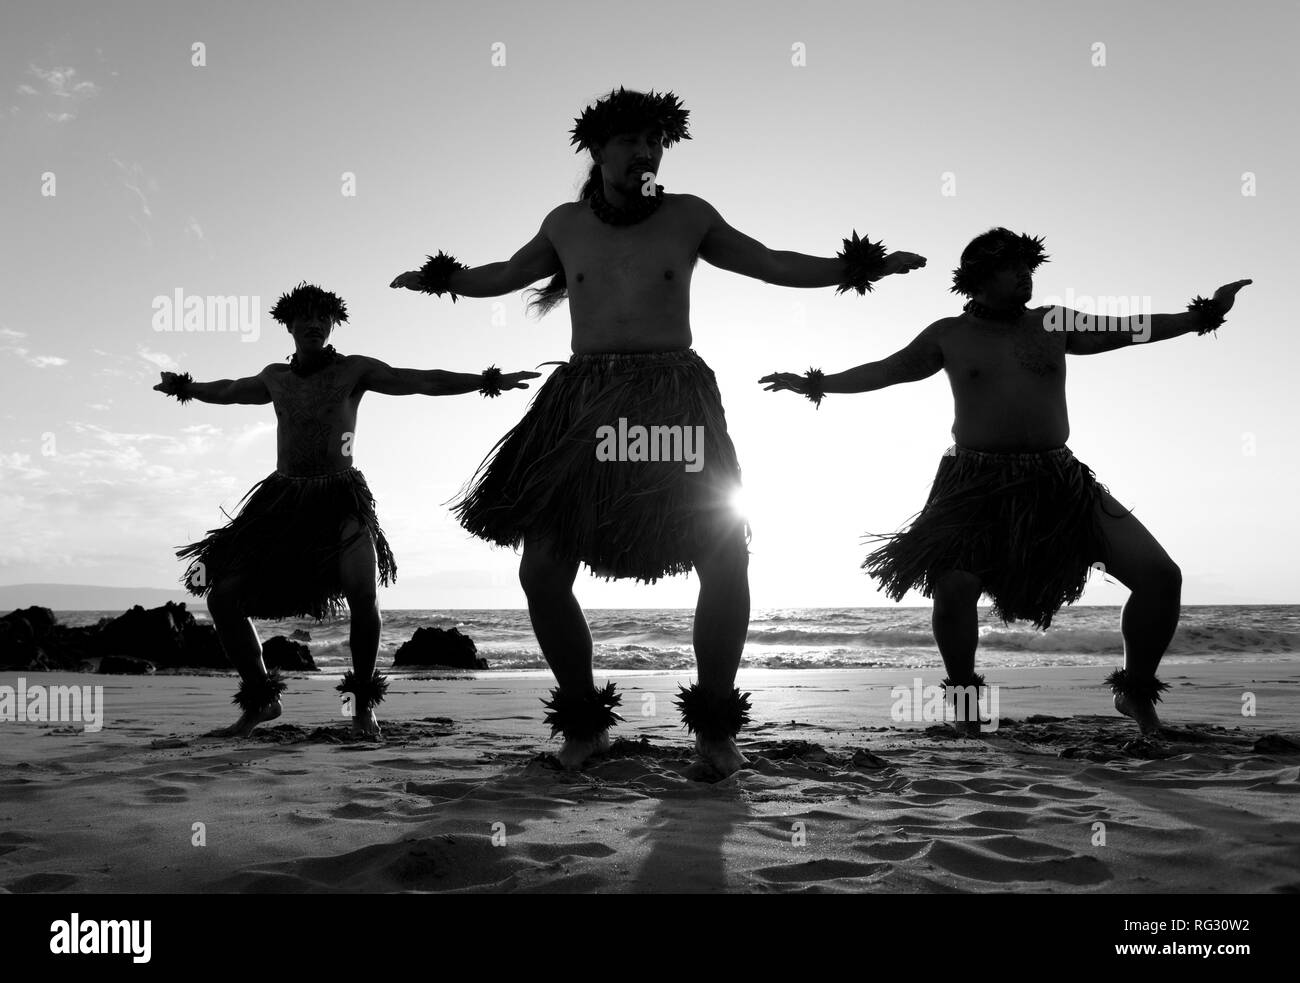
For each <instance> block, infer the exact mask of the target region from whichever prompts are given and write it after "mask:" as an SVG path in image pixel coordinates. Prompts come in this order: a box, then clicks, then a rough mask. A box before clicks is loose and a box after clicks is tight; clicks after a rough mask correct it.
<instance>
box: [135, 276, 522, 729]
mask: <svg viewBox="0 0 1300 983" xmlns="http://www.w3.org/2000/svg"><path fill="white" fill-rule="evenodd" d="M271 316H272V317H273V318H275V319H276V320H277V321H279V322H280V323H281V324H283V325H284V326H285V327H286V328H287V329H288V330H289V332H290V333H291V334H292V335H293V340H294V348H295V351H294V354H293V357H292V358H291V359H290V361H289V364H288V365H281V364H274V365H268V366H267V367H266V368H264V369H263V370H262V371H261V372H259V373H258V374H257V375H255V376H249V377H247V378H244V379H235V380H233V381H231V380H228V379H223V380H221V381H220V382H195V381H194V380H193V379H192V378H191V377H190V374H189V373H188V372H187V373H185V374H184V375H177V374H176V373H174V372H164V373H163V374H162V382H160V383H159V384H158V385H156V386H154V389H157V390H158V391H159V392H162V393H165V394H167V395H168V396H175V397H177V398H178V399H179V400H180V401H181V402H182V403H185V402H188V401H189V400H191V399H197V400H200V401H202V402H205V403H244V404H255V405H260V404H263V403H273V404H274V405H275V415H276V418H277V421H278V422H277V428H276V470H275V471H273V472H272V473H271V474H270V475H268V476H267V477H266V478H264V479H262V480H261V481H259V482H258V483H257V484H256V485H254V486H253V487H252V488H251V489H249V491H248V493H247V494H246V495H245V496H244V498H243V500H242V502H241V508H240V509H239V513H238V514H237V515H236V516H235V517H234V518H232V519H231V520H230V521H229V522H228V523H227V524H226V525H225V526H223V527H222V528H220V529H214V530H211V531H210V532H209V533H208V535H207V537H206V538H205V539H203V540H201V541H199V542H197V543H193V544H191V545H190V546H187V547H185V548H184V549H182V550H179V551H178V552H177V555H178V556H180V557H183V558H189V559H190V561H191V562H190V565H189V568H188V569H187V570H186V572H185V576H184V583H185V586H186V587H187V589H188V590H189V592H190V593H191V594H194V595H196V596H199V597H203V596H206V597H207V599H208V610H209V611H210V612H211V613H212V622H213V624H214V625H215V626H216V629H217V633H218V635H219V636H220V638H221V644H222V647H223V648H224V649H225V651H226V655H227V657H228V658H229V659H230V661H231V662H232V663H233V664H234V666H235V668H236V670H238V672H239V676H240V684H239V690H238V692H237V693H236V694H235V699H234V702H235V703H236V704H237V705H238V706H239V709H240V711H241V712H240V717H239V720H238V721H237V722H236V723H235V724H234V725H232V726H231V727H228V728H225V729H224V730H221V731H218V732H216V733H217V736H222V737H236V736H237V737H244V736H247V735H248V734H249V733H251V732H252V730H253V728H255V727H256V726H257V725H258V724H260V723H263V722H265V721H267V720H274V719H275V718H276V717H278V716H280V712H281V703H280V694H281V693H282V692H283V691H284V688H285V684H284V682H283V681H282V680H281V679H280V676H279V673H278V672H273V673H268V672H267V671H266V665H265V663H264V662H263V661H262V646H261V643H260V642H259V641H258V638H257V631H256V629H255V628H254V627H253V623H252V621H251V620H249V619H251V618H270V619H281V618H298V617H312V618H317V619H320V618H325V617H327V616H336V615H338V614H341V613H342V610H343V601H344V600H345V599H346V601H347V605H348V609H349V610H350V612H351V626H350V645H351V651H352V671H351V672H348V673H347V674H346V675H345V676H344V678H343V682H342V683H340V684H339V687H338V688H339V690H340V692H345V693H351V694H352V696H353V700H354V708H353V709H354V711H355V712H354V715H353V719H352V729H353V732H354V733H356V734H358V735H361V736H367V737H375V738H377V737H379V736H380V732H379V723H378V720H377V719H376V717H375V713H374V707H375V705H376V704H377V703H379V702H380V701H381V700H383V698H384V693H385V691H386V690H387V687H388V683H387V680H386V678H385V677H384V676H381V675H380V674H379V672H378V670H377V669H376V668H375V661H376V659H377V657H378V654H379V631H380V626H381V619H380V614H379V605H378V602H377V600H376V596H375V594H376V586H375V581H376V572H377V573H378V579H379V580H380V581H381V582H382V583H383V584H384V585H385V586H387V585H388V584H389V583H390V582H393V581H395V580H396V577H397V564H396V562H395V561H394V559H393V553H392V551H391V550H390V549H389V548H388V542H387V540H385V539H384V533H383V530H382V529H381V528H380V526H379V518H378V516H377V515H376V514H375V500H374V497H373V496H372V495H371V493H370V488H369V487H368V486H367V485H366V479H365V478H364V477H363V476H362V474H361V472H360V471H358V470H357V469H356V468H355V467H353V465H352V444H353V436H354V434H355V433H356V425H357V407H358V406H359V405H360V403H361V397H362V396H363V395H365V394H366V393H367V392H377V393H384V394H385V395H389V396H411V395H424V396H449V395H455V394H458V393H468V392H474V391H478V392H480V393H482V394H483V395H484V396H496V395H498V394H500V393H501V392H503V391H505V390H507V389H527V388H528V386H527V384H526V383H524V382H523V381H522V380H524V379H533V378H536V377H537V375H538V373H536V372H516V373H510V374H503V373H502V372H501V371H500V370H499V369H497V368H495V367H493V368H490V369H488V370H487V371H486V372H483V373H482V374H476V375H469V374H465V373H460V372H445V371H443V370H441V369H428V370H424V369H398V368H393V367H392V366H390V365H386V364H385V363H383V362H381V361H379V359H376V358H369V357H367V356H365V355H341V354H339V353H338V352H336V351H335V350H334V347H333V346H332V345H328V344H326V341H327V339H328V338H329V336H330V332H331V331H332V330H333V328H334V326H335V325H337V324H339V323H340V322H343V321H346V320H347V319H348V315H347V308H346V306H345V305H344V303H343V301H342V300H340V299H339V298H338V297H336V296H335V295H334V294H332V293H328V292H326V291H324V290H322V289H321V288H320V287H317V286H312V285H309V284H306V283H303V284H299V285H298V286H297V287H295V288H294V289H293V290H291V291H290V292H289V293H287V294H285V295H284V296H282V297H281V298H280V299H279V301H278V303H276V305H275V307H274V308H273V309H272V311H271Z"/></svg>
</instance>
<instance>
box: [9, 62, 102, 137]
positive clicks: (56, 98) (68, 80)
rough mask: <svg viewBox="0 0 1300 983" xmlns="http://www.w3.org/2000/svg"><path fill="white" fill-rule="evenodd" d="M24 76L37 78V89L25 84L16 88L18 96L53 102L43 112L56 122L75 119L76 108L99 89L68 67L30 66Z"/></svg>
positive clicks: (96, 93)
mask: <svg viewBox="0 0 1300 983" xmlns="http://www.w3.org/2000/svg"><path fill="white" fill-rule="evenodd" d="M27 74H28V75H30V76H33V77H35V78H36V79H39V81H40V85H39V87H37V86H34V85H31V84H29V83H27V82H24V83H22V84H21V85H19V86H18V93H19V94H20V95H24V96H28V97H35V98H40V97H41V96H45V97H46V98H52V99H53V102H52V103H49V104H47V105H49V106H51V108H47V109H46V110H45V116H46V118H47V119H51V120H53V121H54V122H56V123H68V122H71V121H72V120H74V119H76V118H77V107H79V106H80V105H81V104H82V103H83V102H85V101H86V100H87V99H92V98H94V97H95V96H97V95H99V86H98V85H96V84H95V83H94V82H92V81H90V80H89V79H85V78H81V77H80V76H78V74H77V70H76V69H75V68H73V67H72V66H71V65H59V66H55V67H54V68H41V67H40V66H39V65H29V66H28V68H27Z"/></svg>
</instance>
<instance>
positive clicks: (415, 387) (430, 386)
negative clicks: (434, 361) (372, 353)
mask: <svg viewBox="0 0 1300 983" xmlns="http://www.w3.org/2000/svg"><path fill="white" fill-rule="evenodd" d="M363 357H364V356H363ZM540 375H541V373H540V372H502V371H501V370H500V369H498V368H495V367H493V368H490V369H488V370H486V371H484V372H476V373H473V374H471V373H468V372H448V371H446V370H444V369H398V368H394V367H393V366H391V365H389V364H387V363H386V362H381V361H380V360H379V359H377V358H369V357H365V362H364V363H363V368H362V372H361V383H360V388H361V389H362V391H365V392H376V393H383V394H384V395H385V396H459V395H460V394H462V393H472V392H481V393H482V394H483V395H484V396H496V395H499V394H500V393H502V392H505V391H506V390H508V389H527V388H528V383H526V382H524V381H523V380H525V379H536V378H537V377H538V376H540Z"/></svg>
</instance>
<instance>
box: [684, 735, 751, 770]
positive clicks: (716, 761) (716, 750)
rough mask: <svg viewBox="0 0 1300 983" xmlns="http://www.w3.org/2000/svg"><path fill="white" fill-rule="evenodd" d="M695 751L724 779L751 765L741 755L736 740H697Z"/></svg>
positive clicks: (724, 738) (728, 738)
mask: <svg viewBox="0 0 1300 983" xmlns="http://www.w3.org/2000/svg"><path fill="white" fill-rule="evenodd" d="M695 751H696V753H697V754H699V756H700V757H701V758H703V759H704V760H705V761H707V762H708V763H709V764H711V765H712V766H713V767H714V768H715V769H716V770H718V771H719V772H721V773H722V775H723V776H724V777H725V776H727V775H734V774H735V773H736V772H738V771H740V769H741V768H744V767H745V765H747V764H749V759H748V758H746V757H745V756H744V755H743V754H741V753H740V748H738V747H736V741H735V739H734V738H730V737H723V738H720V739H710V740H705V739H704V738H702V737H699V738H696V740H695Z"/></svg>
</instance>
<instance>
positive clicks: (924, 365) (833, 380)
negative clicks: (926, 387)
mask: <svg viewBox="0 0 1300 983" xmlns="http://www.w3.org/2000/svg"><path fill="white" fill-rule="evenodd" d="M941 324H943V322H942V321H936V322H935V323H934V324H932V325H930V326H929V327H928V328H926V329H925V330H924V331H922V332H921V333H920V334H919V335H917V336H916V337H915V338H913V339H912V340H911V341H910V342H909V343H908V344H907V345H906V346H905V347H903V348H900V349H899V350H898V351H896V352H894V354H892V355H890V356H889V357H888V358H883V359H881V360H880V361H878V362H867V363H865V364H863V365H858V366H854V367H853V368H851V369H845V370H844V371H843V372H836V373H833V374H831V375H826V374H824V373H823V372H821V371H820V370H818V369H810V370H809V371H808V372H806V373H804V374H803V375H798V374H796V373H794V372H773V373H772V374H771V375H765V376H763V378H761V379H759V380H758V381H759V384H760V385H763V388H765V389H766V390H767V391H768V392H783V391H788V392H793V393H799V394H800V395H801V396H807V397H808V398H809V399H811V400H812V401H813V402H814V403H817V404H818V405H820V404H821V401H822V397H823V396H825V395H826V394H827V393H865V392H871V391H872V390H875V389H884V388H885V387H886V386H896V385H898V384H899V383H902V382H919V381H920V380H921V379H928V378H929V377H930V376H932V375H934V374H935V373H936V372H938V371H939V370H940V369H942V368H943V349H942V348H941V347H940V345H939V341H938V332H939V326H940V325H941Z"/></svg>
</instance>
